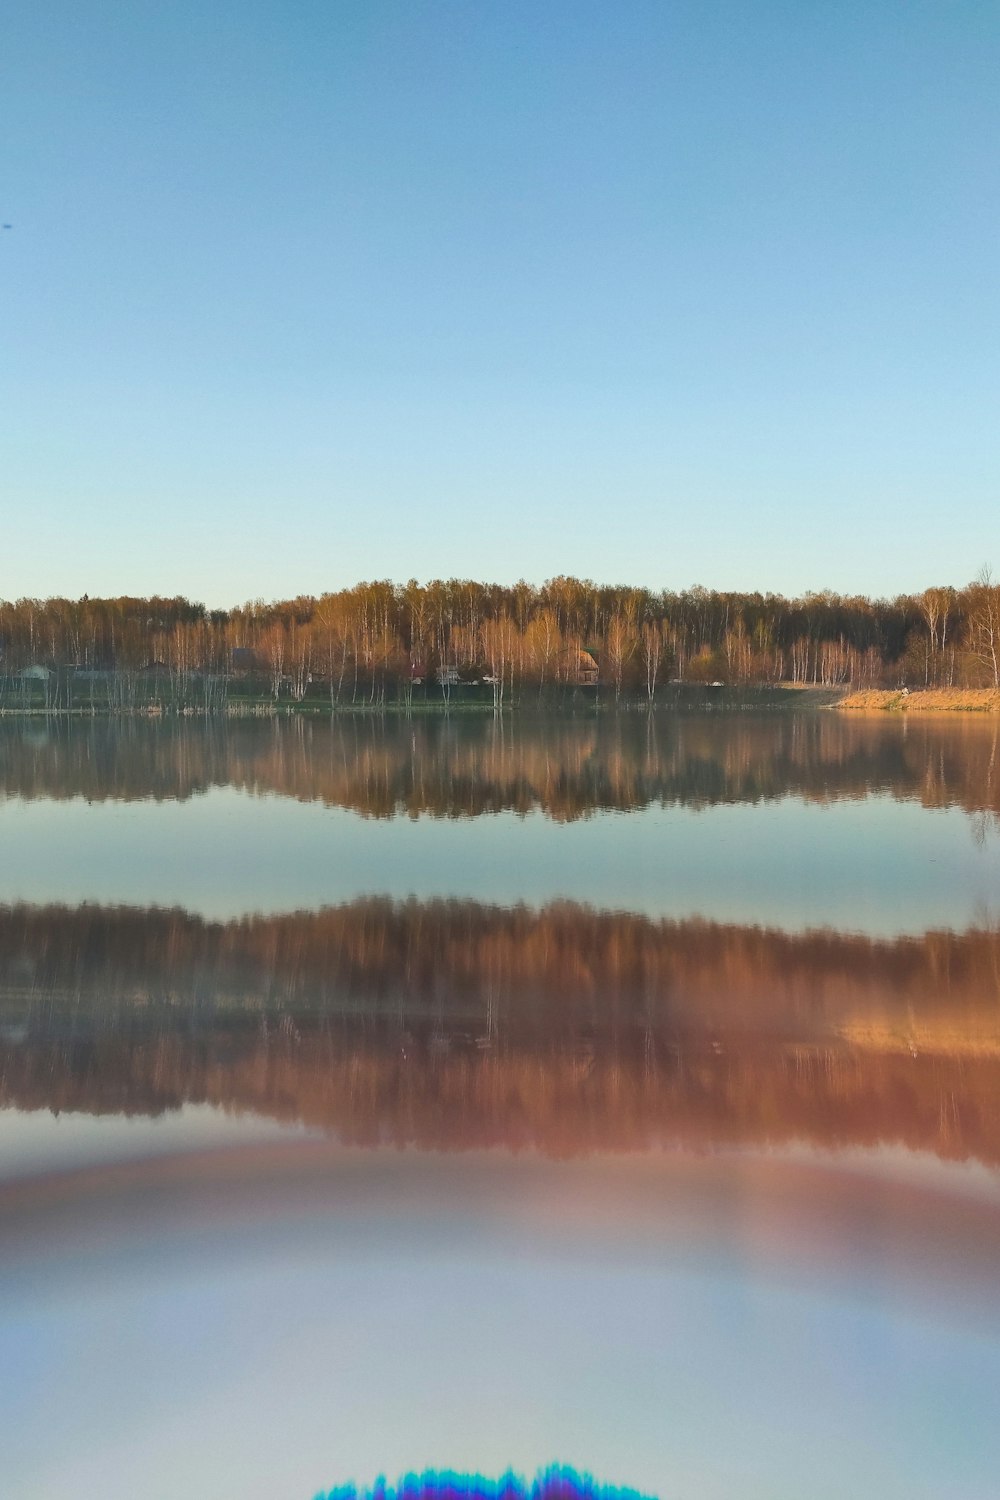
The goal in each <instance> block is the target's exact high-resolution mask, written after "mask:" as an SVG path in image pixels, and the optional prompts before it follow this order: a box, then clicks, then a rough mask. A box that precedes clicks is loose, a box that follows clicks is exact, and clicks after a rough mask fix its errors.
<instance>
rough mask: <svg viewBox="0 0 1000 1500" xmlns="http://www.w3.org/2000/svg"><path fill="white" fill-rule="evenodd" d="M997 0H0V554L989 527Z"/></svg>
mask: <svg viewBox="0 0 1000 1500" xmlns="http://www.w3.org/2000/svg"><path fill="white" fill-rule="evenodd" d="M998 78H1000V6H998V5H997V4H996V3H957V4H945V3H944V0H939V3H923V0H915V3H907V4H903V3H888V0H883V3H877V0H859V3H842V4H837V5H833V4H828V3H808V0H790V3H776V0H774V3H768V0H756V3H747V0H733V3H712V0H683V3H671V0H656V3H650V4H646V3H638V0H633V3H613V0H603V3H601V4H592V3H588V0H523V3H522V0H502V3H501V0H445V3H437V0H422V3H421V0H391V3H390V0H336V3H320V0H296V3H294V4H289V3H287V0H239V3H238V4H237V3H234V0H216V3H212V4H209V5H206V4H204V3H202V0H199V3H197V4H195V3H193V0H174V3H173V4H171V5H164V4H162V3H157V4H152V3H143V0H130V3H128V4H110V3H108V4H97V3H93V0H65V3H55V0H30V3H29V0H13V3H11V0H8V4H7V5H6V6H5V8H4V25H3V40H2V46H0V139H2V142H3V146H2V166H0V220H2V221H4V222H9V223H10V224H12V225H13V228H11V229H9V230H3V231H0V522H2V531H0V536H2V539H3V549H2V553H0V596H2V597H8V598H10V597H14V596H17V595H19V594H37V595H46V594H51V593H63V592H65V593H69V594H73V595H75V594H79V593H82V592H84V591H89V592H90V593H91V594H96V593H107V592H113V593H118V592H126V591H127V592H135V593H144V592H151V591H154V590H157V591H161V592H167V593H174V592H184V593H188V594H190V595H192V596H193V597H197V598H201V599H204V600H206V602H208V603H210V604H230V603H234V602H236V601H238V600H241V599H245V598H248V597H253V596H263V597H267V598H269V597H277V596H284V595H288V594H292V593H297V592H300V591H301V592H318V591H321V590H323V589H325V588H331V587H338V586H341V585H343V584H346V583H350V582H353V581H355V580H357V579H358V578H370V577H395V578H397V579H405V578H407V577H410V576H416V577H418V578H427V577H432V576H442V575H444V576H448V575H454V574H460V575H463V576H475V577H490V578H496V579H500V580H510V581H512V580H514V579H516V578H517V577H519V576H523V577H526V578H528V579H530V580H534V581H541V580H542V579H543V578H545V577H548V576H551V575H552V574H554V573H559V572H575V573H579V574H584V575H589V576H592V577H596V578H599V579H601V580H605V581H634V582H638V583H645V584H650V585H654V586H657V587H662V586H669V587H684V586H686V585H689V584H691V583H695V582H701V583H704V584H706V585H708V586H717V587H760V588H763V589H777V590H781V591H784V592H799V591H801V590H804V589H806V588H821V587H825V586H830V587H835V588H840V589H844V590H851V591H853V590H859V591H866V592H876V593H894V592H896V591H898V590H901V589H908V588H921V587H924V586H925V585H927V584H930V583H934V582H939V581H951V582H955V583H962V582H965V581H967V580H968V578H970V577H971V576H972V575H973V574H974V573H976V572H977V571H978V569H979V567H980V566H981V565H982V563H983V562H984V561H987V560H992V562H993V563H994V566H995V567H998V568H1000V503H998V502H1000V493H998V491H1000V420H998V417H1000V399H998V398H1000V275H998V267H1000V153H998V151H997V141H998V140H1000V88H998V86H997V79H998Z"/></svg>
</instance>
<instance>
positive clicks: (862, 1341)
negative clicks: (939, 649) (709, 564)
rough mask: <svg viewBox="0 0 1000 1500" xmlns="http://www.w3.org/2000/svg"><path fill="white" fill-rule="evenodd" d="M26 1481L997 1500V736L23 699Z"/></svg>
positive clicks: (13, 1351)
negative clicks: (444, 1483)
mask: <svg viewBox="0 0 1000 1500" xmlns="http://www.w3.org/2000/svg"><path fill="white" fill-rule="evenodd" d="M0 1348H2V1350H3V1355H4V1357H3V1359H2V1360H0V1435H2V1438H3V1453H4V1461H3V1474H4V1488H5V1492H7V1493H10V1494H11V1495H16V1496H17V1497H19V1500H49V1497H53V1500H54V1497H56V1496H59V1497H64V1496H66V1495H81V1496H91V1495H93V1496H100V1497H102V1500H125V1497H129V1500H132V1497H134V1496H136V1495H139V1494H141V1495H142V1496H143V1497H144V1500H175V1497H177V1496H178V1495H192V1496H193V1495H197V1496H202V1495H204V1496H220V1497H224V1496H230V1495H231V1496H234V1497H235V1496H239V1497H240V1500H275V1497H280V1500H312V1497H314V1496H316V1495H317V1494H320V1493H323V1492H326V1491H327V1490H330V1489H332V1488H334V1487H336V1486H338V1485H344V1484H346V1483H348V1482H354V1483H357V1484H358V1485H359V1486H370V1485H372V1484H373V1483H374V1481H375V1480H376V1478H377V1477H378V1476H379V1475H386V1476H388V1478H389V1479H390V1480H395V1479H396V1477H397V1476H401V1475H403V1474H405V1473H408V1472H422V1471H423V1470H425V1469H455V1470H459V1471H461V1472H463V1473H464V1472H468V1473H470V1474H473V1473H480V1474H484V1475H492V1476H498V1475H500V1474H501V1473H503V1472H504V1471H506V1470H507V1469H508V1468H513V1469H514V1470H515V1471H516V1472H517V1473H519V1474H522V1475H527V1476H529V1477H530V1476H531V1475H533V1474H535V1473H536V1471H538V1470H539V1469H541V1468H544V1467H545V1466H546V1465H548V1464H551V1463H553V1462H556V1461H559V1462H561V1463H566V1464H571V1465H573V1466H574V1467H575V1468H576V1469H577V1470H579V1471H581V1472H584V1471H586V1472H588V1473H590V1474H592V1475H594V1476H595V1477H596V1478H597V1479H598V1480H601V1481H603V1482H606V1483H608V1484H612V1485H617V1486H623V1487H625V1486H627V1487H630V1488H631V1489H633V1490H635V1491H637V1492H638V1493H639V1494H641V1495H643V1496H654V1497H656V1500H723V1497H725V1500H733V1497H739V1500H799V1497H801V1496H803V1495H809V1496H810V1497H814V1500H834V1497H837V1500H840V1497H847V1496H850V1497H858V1496H867V1495H871V1496H878V1497H879V1500H897V1497H898V1500H904V1497H905V1500H931V1497H933V1500H941V1497H955V1500H987V1497H989V1500H995V1496H996V1493H997V1479H996V1476H997V1474H998V1473H1000V1431H998V1426H997V1421H996V1392H997V1390H998V1389H1000V723H998V721H997V719H996V718H994V717H989V716H982V717H976V716H969V717H961V716H958V715H955V716H939V717H937V718H933V717H927V718H924V719H919V718H907V717H904V716H902V715H899V716H889V715H885V716H878V717H861V716H858V717H856V716H850V715H847V714H840V713H837V712H823V711H814V712H801V713H794V712H772V713H770V714H763V713H753V712H743V713H725V712H707V713H702V714H697V715H685V714H681V713H677V714H670V713H662V712H661V713H657V714H656V715H653V716H649V715H645V714H640V713H631V714H622V715H618V716H615V715H610V714H609V715H601V716H592V715H587V716H579V717H572V716H566V717H555V716H553V717H548V718H542V717H538V718H533V717H531V716H530V715H528V714H523V715H515V716H507V717H505V718H503V719H494V718H492V717H490V716H478V715H472V714H468V715H460V714H455V715H452V716H451V717H445V716H443V715H441V716H432V715H425V716H418V717H414V718H413V719H406V718H403V717H402V716H400V717H388V718H378V717H365V716H361V715H358V716H344V717H342V718H335V719H334V720H332V721H330V720H327V719H325V718H317V719H307V718H287V719H286V718H275V719H270V720H269V719H259V720H235V719H234V720H225V719H220V720H213V721H198V720H176V719H175V720H165V721H162V722H158V721H153V720H122V721H113V720H107V719H83V718H81V719H74V720H60V719H55V718H53V719H51V720H47V721H46V720H43V719H20V720H18V719H13V718H10V719H3V720H0Z"/></svg>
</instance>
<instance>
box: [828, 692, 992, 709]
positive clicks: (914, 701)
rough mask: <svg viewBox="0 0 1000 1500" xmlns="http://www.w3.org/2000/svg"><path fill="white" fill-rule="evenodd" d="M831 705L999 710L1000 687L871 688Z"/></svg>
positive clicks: (849, 707)
mask: <svg viewBox="0 0 1000 1500" xmlns="http://www.w3.org/2000/svg"><path fill="white" fill-rule="evenodd" d="M831 707H832V708H836V709H846V710H847V712H849V713H904V714H958V713H964V714H995V713H1000V688H916V689H914V690H913V691H912V692H908V691H907V690H906V689H904V688H870V689H868V690H867V691H866V692H862V693H848V694H847V696H846V697H845V698H842V699H841V700H840V701H839V703H834V704H831Z"/></svg>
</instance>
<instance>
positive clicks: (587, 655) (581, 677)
mask: <svg viewBox="0 0 1000 1500" xmlns="http://www.w3.org/2000/svg"><path fill="white" fill-rule="evenodd" d="M557 676H558V677H561V678H562V680H563V682H568V683H570V684H571V685H572V686H574V687H596V686H597V684H598V682H599V681H600V676H601V669H600V667H599V666H598V664H597V657H596V656H595V655H594V653H593V651H588V650H586V649H585V648H584V647H583V646H579V647H577V646H568V647H567V648H566V650H565V651H564V652H563V653H562V654H561V656H560V658H559V662H558V672H557Z"/></svg>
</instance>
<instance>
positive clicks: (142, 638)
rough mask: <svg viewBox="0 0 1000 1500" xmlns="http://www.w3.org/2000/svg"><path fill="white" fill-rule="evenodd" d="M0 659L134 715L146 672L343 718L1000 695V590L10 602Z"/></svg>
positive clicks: (435, 590) (582, 590)
mask: <svg viewBox="0 0 1000 1500" xmlns="http://www.w3.org/2000/svg"><path fill="white" fill-rule="evenodd" d="M0 651H2V659H0V676H2V678H3V681H2V682H0V687H6V690H7V691H8V692H10V691H11V690H12V689H13V687H14V685H15V684H16V683H18V682H21V683H23V682H24V680H25V678H24V674H25V673H30V672H31V671H32V670H34V671H35V672H36V673H37V674H38V676H37V678H36V679H35V680H36V681H38V682H45V683H46V684H50V686H48V687H47V688H46V691H48V692H50V693H51V694H52V695H57V694H59V693H60V692H65V691H66V690H67V689H66V685H65V681H63V679H61V678H60V676H59V674H60V673H62V674H67V673H68V674H74V673H84V674H86V673H90V674H94V673H113V674H116V678H117V680H116V682H115V684H114V685H113V687H109V686H108V685H107V684H104V685H103V690H104V692H105V694H106V696H108V697H109V698H113V699H114V703H115V704H117V705H118V706H123V707H127V706H128V705H129V703H130V702H132V701H136V697H137V695H139V696H141V688H142V685H141V684H137V683H136V682H135V681H134V679H135V677H136V675H137V674H142V673H146V674H149V673H153V674H159V675H161V676H162V677H163V678H164V679H165V680H166V681H167V682H168V683H169V685H170V687H171V690H172V691H173V692H174V693H175V694H178V693H180V692H181V690H182V689H183V690H184V691H185V692H187V693H188V694H189V695H191V696H192V698H193V699H197V694H198V692H200V693H201V695H202V698H203V699H204V702H205V706H207V707H213V706H216V702H217V694H218V692H221V687H218V686H217V688H216V690H214V692H213V690H212V689H210V688H209V687H208V686H207V685H208V684H216V685H218V684H221V683H229V682H230V681H231V680H232V678H233V677H234V676H237V677H239V676H242V677H245V678H248V679H257V680H259V682H260V684H261V686H262V687H263V688H264V689H265V690H266V691H268V692H270V693H271V695H272V696H273V697H274V698H276V699H277V698H280V697H282V696H283V695H285V696H288V697H290V698H292V699H297V700H302V699H304V698H306V697H307V696H310V695H312V696H320V697H323V698H328V699H329V701H330V703H331V704H332V705H337V704H339V703H345V702H354V703H356V702H358V701H368V702H372V703H375V702H385V701H388V700H390V699H396V700H399V699H404V700H405V699H407V698H409V697H411V696H412V694H413V693H414V691H415V690H422V691H424V692H426V691H427V689H428V687H429V686H431V687H432V686H440V687H442V688H444V689H447V688H449V687H450V686H452V685H457V684H459V683H461V682H463V681H472V680H479V681H483V680H485V681H487V682H488V683H489V685H490V687H491V688H492V691H493V696H494V699H495V701H496V702H498V703H500V702H503V701H509V700H510V698H512V697H514V696H518V695H523V694H525V693H535V694H537V695H538V696H539V697H542V698H544V697H545V696H546V694H547V693H548V694H552V693H553V692H556V693H558V692H560V691H563V692H565V691H566V690H567V689H574V690H577V689H580V688H581V687H591V686H593V685H594V683H595V680H596V682H597V683H598V684H599V686H600V691H602V692H603V693H605V694H606V695H612V696H613V697H614V698H615V699H621V698H625V699H632V698H646V699H653V698H655V696H656V692H657V689H658V688H662V686H663V684H664V683H665V682H668V681H676V682H690V683H715V682H725V683H733V684H749V683H776V682H790V683H809V684H816V685H823V686H828V687H829V686H840V685H847V686H851V687H854V688H856V689H863V688H868V687H873V686H880V685H898V684H900V683H905V684H907V685H909V686H914V687H916V686H932V685H933V686H979V685H994V686H1000V586H998V585H996V584H994V583H993V582H992V580H991V578H990V576H989V574H988V573H984V575H983V576H982V577H980V578H979V579H977V580H976V581H975V582H973V583H971V584H969V585H967V586H966V587H965V588H961V589H955V588H950V587H941V588H932V589H926V590H924V592H923V593H921V594H913V595H901V596H900V597H898V598H896V599H892V600H884V599H874V600H873V599H868V598H864V597H856V596H843V595H839V594H834V593H829V592H824V593H816V594H806V595H804V596H803V597H802V598H799V599H785V598H783V597H781V596H779V595H775V594H759V593H755V594H745V593H727V592H718V591H710V590H708V589H702V588H694V589H688V590H685V591H683V592H679V593H677V592H670V591H662V592H658V593H657V592H652V591H650V590H646V589H635V588H624V587H602V586H598V585H596V584H594V583H591V582H589V581H587V580H581V579H576V578H555V579H551V580H549V581H548V582H547V583H545V584H543V585H541V586H540V587H535V586H533V585H529V584H527V583H518V584H515V585H514V586H513V587H507V586H501V585H498V584H484V583H475V582H471V581H468V580H455V579H452V580H448V581H441V580H436V581H433V582H431V583H428V584H418V583H417V582H415V581H411V582H409V583H407V584H404V585H396V584H393V583H391V582H387V581H380V582H373V583H362V584H358V585H357V586H356V587H354V588H351V589H344V590H341V591H340V592H337V593H329V594H323V595H322V596H321V597H319V598H314V597H311V596H310V597H305V596H302V597H299V598H296V599H291V600H285V601H282V602H279V603H270V604H265V603H263V602H261V601H256V602H253V603H249V604H246V605H243V606H241V607H240V608H237V609H232V610H212V611H209V610H206V609H205V608H204V606H202V605H200V604H196V603H192V602H190V601H189V600H187V599H183V598H174V599H165V598H158V597H155V598H150V599H138V598H120V599H91V598H89V597H87V596H84V598H82V599H79V600H68V599H46V600H39V599H19V600H18V601H17V602H16V603H9V602H8V603H0ZM581 653H582V654H581ZM44 674H51V676H49V675H44ZM91 680H93V679H91ZM196 680H197V686H196ZM95 691H96V689H95ZM113 706H114V705H113Z"/></svg>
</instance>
